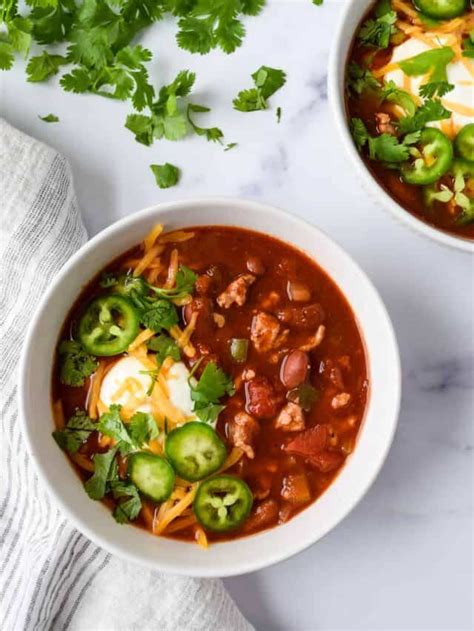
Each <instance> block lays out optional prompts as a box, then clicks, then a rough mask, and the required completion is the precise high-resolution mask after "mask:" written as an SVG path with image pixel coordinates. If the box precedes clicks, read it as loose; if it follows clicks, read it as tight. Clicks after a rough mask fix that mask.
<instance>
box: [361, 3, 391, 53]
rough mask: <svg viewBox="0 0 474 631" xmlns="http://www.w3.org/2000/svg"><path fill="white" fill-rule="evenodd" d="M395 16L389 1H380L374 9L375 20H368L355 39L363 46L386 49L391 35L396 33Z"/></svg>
mask: <svg viewBox="0 0 474 631" xmlns="http://www.w3.org/2000/svg"><path fill="white" fill-rule="evenodd" d="M396 21H397V14H396V12H395V11H393V10H392V6H391V4H390V0H380V2H379V3H378V5H377V7H376V9H375V19H372V18H369V19H368V20H366V21H365V22H364V24H363V25H362V26H361V28H360V30H359V32H358V34H357V38H358V39H359V40H360V42H361V44H363V45H364V46H372V47H374V48H387V47H388V45H389V44H390V38H391V36H392V35H394V34H395V33H397V32H398V29H397V27H396V26H395V22H396Z"/></svg>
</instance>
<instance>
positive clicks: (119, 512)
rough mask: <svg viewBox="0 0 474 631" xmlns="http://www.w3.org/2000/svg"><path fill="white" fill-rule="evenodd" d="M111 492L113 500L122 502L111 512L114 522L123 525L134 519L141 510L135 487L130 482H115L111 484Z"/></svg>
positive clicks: (140, 502)
mask: <svg viewBox="0 0 474 631" xmlns="http://www.w3.org/2000/svg"><path fill="white" fill-rule="evenodd" d="M111 490H112V494H113V496H114V499H116V500H117V499H118V500H122V501H119V502H118V503H117V505H116V506H115V509H114V512H113V516H114V519H115V521H116V522H117V523H119V524H125V523H127V522H129V521H133V520H134V519H136V518H137V517H138V515H139V513H140V511H141V509H142V501H141V499H140V495H139V493H138V489H137V487H136V486H135V485H134V484H132V483H131V482H122V481H120V480H116V481H114V482H112V484H111ZM126 498H127V499H126Z"/></svg>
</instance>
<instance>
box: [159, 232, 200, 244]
mask: <svg viewBox="0 0 474 631" xmlns="http://www.w3.org/2000/svg"><path fill="white" fill-rule="evenodd" d="M193 238H194V232H185V231H184V230H175V231H174V232H167V233H166V234H163V235H162V236H161V237H160V238H159V239H158V241H159V243H183V242H184V241H189V240H190V239H193Z"/></svg>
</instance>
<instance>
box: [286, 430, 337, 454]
mask: <svg viewBox="0 0 474 631" xmlns="http://www.w3.org/2000/svg"><path fill="white" fill-rule="evenodd" d="M327 433H328V432H327V428H326V426H325V425H316V426H315V427H311V428H310V429H307V430H306V431H304V432H301V434H299V435H298V436H297V437H296V438H294V439H293V440H292V441H290V442H289V443H288V444H287V445H286V447H285V451H289V452H291V453H294V454H298V455H300V456H305V457H307V458H309V457H311V456H315V455H317V454H319V453H320V452H321V451H322V450H323V449H324V448H325V446H326V440H327Z"/></svg>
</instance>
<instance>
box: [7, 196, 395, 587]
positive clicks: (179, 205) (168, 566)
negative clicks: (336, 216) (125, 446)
mask: <svg viewBox="0 0 474 631" xmlns="http://www.w3.org/2000/svg"><path fill="white" fill-rule="evenodd" d="M203 204H206V205H207V206H209V205H211V206H214V207H216V208H217V207H221V206H224V205H226V206H229V205H232V206H233V208H234V209H235V210H238V209H241V210H246V211H249V210H251V209H252V208H254V209H257V208H258V209H259V210H260V212H266V213H269V214H271V215H273V216H274V217H277V218H281V219H282V220H284V221H286V222H290V223H291V222H293V223H294V224H299V225H300V227H306V228H307V229H308V230H311V231H313V232H317V233H319V235H320V237H321V238H322V239H323V240H326V242H327V243H329V244H330V245H331V247H332V248H333V249H334V250H335V251H336V252H337V257H338V258H340V259H342V260H343V262H344V264H345V265H349V266H352V268H353V269H354V271H355V272H356V273H357V274H358V276H359V277H360V280H361V283H362V284H363V285H364V286H365V288H366V289H367V290H369V291H370V292H371V294H372V299H373V300H374V305H375V306H376V307H377V309H378V310H379V313H380V316H381V318H382V320H383V324H384V326H385V331H384V333H385V334H386V335H387V339H386V342H387V348H389V350H390V354H391V355H392V357H391V361H392V362H393V366H392V370H393V384H391V386H392V388H391V389H392V392H393V395H392V397H391V398H392V399H393V407H392V409H391V410H390V413H389V414H387V417H386V419H385V422H384V425H383V428H384V436H385V442H384V445H383V449H380V450H379V451H378V453H376V454H375V457H374V460H373V461H372V462H371V463H370V467H369V468H370V474H369V475H368V478H367V480H366V481H365V483H364V485H363V486H362V488H361V489H359V491H358V492H357V493H354V495H353V496H351V497H350V498H348V499H346V500H345V505H344V507H343V509H342V510H341V511H340V513H339V514H338V515H337V516H335V518H334V517H332V518H331V519H328V521H327V524H326V525H325V527H324V528H322V529H321V530H320V533H319V535H316V536H315V537H314V538H311V539H310V540H309V539H307V540H304V541H296V542H294V541H293V543H292V545H288V546H287V547H285V548H284V549H281V550H280V549H277V550H274V551H273V553H270V552H267V554H266V556H265V559H264V560H262V559H257V558H255V559H246V560H245V559H244V560H239V562H238V563H237V564H236V566H235V567H226V568H225V569H223V568H221V567H212V568H209V567H206V568H202V567H190V566H187V567H182V566H179V565H177V564H173V563H168V562H163V563H162V562H161V561H160V562H159V563H157V562H156V561H155V560H153V559H148V558H144V557H143V556H139V555H138V554H136V553H135V552H134V551H130V550H129V549H128V548H126V547H125V546H124V545H118V544H115V543H113V542H111V541H108V540H106V539H105V538H103V537H102V536H101V535H98V534H97V533H96V532H95V530H94V529H93V528H92V527H91V526H89V525H88V523H87V521H86V520H85V519H84V518H83V517H82V516H81V515H79V514H78V513H77V512H75V511H74V510H73V508H72V507H70V505H69V504H68V503H67V502H66V501H64V500H63V498H62V497H61V495H60V493H59V491H58V490H57V489H56V488H55V486H54V484H53V483H52V482H50V480H49V478H48V474H47V472H46V470H45V468H44V467H43V464H42V463H41V462H40V460H39V459H37V457H36V455H35V446H34V443H33V437H32V435H31V431H30V427H29V425H30V423H29V422H28V420H27V416H28V411H27V407H28V406H27V393H26V384H27V381H28V377H27V366H28V356H29V349H30V346H31V345H32V343H33V338H34V334H35V329H36V327H37V325H38V322H39V321H40V320H41V317H42V315H43V311H44V310H45V309H46V308H47V305H48V303H49V300H50V298H51V296H52V295H53V294H54V292H55V291H56V287H57V286H58V285H59V284H60V283H61V282H62V280H63V279H64V278H65V277H67V276H68V275H69V273H70V271H71V270H73V269H74V267H75V266H76V264H77V262H78V261H80V260H81V259H82V258H83V257H85V256H87V255H88V254H89V253H90V252H91V251H93V250H94V249H95V248H96V247H97V245H98V244H100V243H101V242H102V241H103V240H109V239H110V238H111V237H113V236H114V234H115V233H116V232H119V231H121V230H122V229H123V228H125V227H127V226H129V225H132V224H134V223H135V222H137V221H138V222H139V221H141V220H144V219H147V218H148V219H158V217H159V214H160V212H166V211H169V210H175V211H178V212H179V210H180V209H181V210H183V209H185V208H189V207H192V206H196V207H199V206H202V205H203ZM212 225H219V224H217V223H216V224H212ZM221 225H226V224H224V223H223V224H221ZM235 225H236V226H238V225H239V224H238V222H236V224H235ZM244 227H245V226H244ZM248 229H250V230H255V231H256V232H261V233H263V234H265V232H264V231H263V230H259V229H254V228H248ZM271 236H273V235H271ZM275 238H278V237H275ZM280 240H282V241H284V242H287V243H288V244H290V245H292V246H293V247H298V246H296V245H295V244H293V243H292V241H291V240H290V239H283V238H280ZM307 255H308V256H309V253H307ZM312 258H314V257H312ZM315 262H316V263H317V264H318V265H319V266H320V267H321V269H322V270H323V271H325V272H326V270H325V267H324V265H323V264H321V263H320V262H319V261H318V260H317V259H315ZM326 273H327V274H328V275H329V277H330V278H331V279H332V276H331V275H330V274H329V273H328V272H326ZM333 282H335V283H336V284H337V281H336V280H334V279H333ZM341 291H342V290H341ZM342 293H343V294H344V292H342ZM354 315H355V316H356V318H357V314H356V313H355V314H354ZM360 330H361V335H362V339H363V342H364V343H365V339H364V332H363V330H362V328H360ZM368 359H369V358H368ZM368 369H369V370H370V363H369V364H368ZM401 389H402V379H401V361H400V353H399V347H398V343H397V339H396V335H395V330H394V327H393V324H392V322H391V319H390V317H389V314H388V312H387V309H386V307H385V305H384V303H383V300H382V298H381V297H380V295H379V293H378V291H377V289H376V288H375V286H374V285H373V283H372V282H371V281H370V279H369V278H368V276H367V274H366V273H365V272H364V271H363V270H362V269H361V268H360V266H359V265H358V264H357V263H356V262H355V261H354V260H353V259H352V257H351V256H350V255H349V254H348V253H346V251H345V250H344V249H343V248H342V247H341V246H340V245H339V243H337V242H336V241H334V240H333V239H332V238H330V237H328V236H327V234H326V233H325V232H324V231H323V230H321V229H319V228H318V227H316V226H314V225H313V224H311V223H310V222H309V221H307V220H305V219H303V218H301V217H299V216H297V215H293V214H291V213H289V212H287V211H284V210H282V209H280V208H277V207H275V206H272V205H269V204H263V203H261V202H258V201H254V200H250V199H243V198H235V197H228V196H203V197H190V198H183V199H180V200H176V201H169V202H161V203H158V204H156V205H153V206H149V207H147V208H144V209H142V210H140V211H138V212H135V213H133V214H131V215H128V216H126V217H123V218H121V219H119V220H118V221H116V222H114V223H113V224H111V225H110V226H108V227H107V228H105V229H104V230H102V231H101V232H99V233H98V234H96V235H95V236H94V237H92V238H91V239H90V240H89V241H87V242H86V243H85V244H84V245H83V246H82V247H81V248H79V250H78V251H77V252H76V253H75V254H74V255H73V256H72V257H71V258H70V259H69V260H68V261H67V262H66V263H65V264H64V266H63V267H62V268H61V270H60V271H59V272H58V273H57V274H56V276H55V277H54V278H53V280H52V282H51V284H50V286H49V287H48V290H47V291H46V292H45V294H44V296H43V297H42V299H41V301H40V303H39V305H38V307H37V308H36V311H35V313H34V317H33V318H32V320H31V322H30V324H29V327H28V331H27V334H26V336H25V340H24V344H23V348H22V353H21V358H20V362H19V389H18V402H19V417H20V425H21V430H22V433H23V436H24V438H25V443H26V447H27V451H28V453H29V456H30V458H31V460H32V461H33V462H34V466H35V469H36V472H37V473H38V475H39V478H40V480H41V481H42V483H43V485H44V487H45V488H46V489H47V491H48V492H49V493H50V495H51V496H52V497H53V499H54V500H55V502H56V504H57V506H58V508H59V509H60V510H61V512H62V513H63V514H64V515H65V516H66V517H67V518H68V520H69V521H70V522H71V523H72V524H73V526H74V527H75V528H77V530H79V531H80V532H81V533H82V534H84V535H85V536H86V537H88V538H89V539H90V540H91V541H93V542H94V543H95V544H96V545H98V546H99V547H101V548H102V549H105V550H106V551H108V552H110V553H112V554H115V555H116V556H118V557H119V558H122V559H124V560H126V561H129V562H132V563H134V564H136V565H137V564H138V565H141V566H145V567H148V568H149V569H152V570H155V571H163V572H165V573H170V574H178V575H184V576H193V577H201V578H214V577H228V576H236V575H242V574H246V573H249V572H253V571H257V570H260V569H263V568H266V567H269V566H271V565H274V564H275V563H278V562H280V561H283V560H285V559H288V558H290V557H293V556H295V555H296V554H299V553H300V552H302V551H303V550H304V549H306V548H308V547H310V546H311V545H313V544H314V543H316V542H317V541H319V540H320V539H322V538H323V537H324V536H325V535H326V534H327V533H328V532H330V531H331V530H333V529H334V528H335V527H336V526H337V525H338V524H339V523H340V522H341V521H343V520H344V519H345V517H346V516H347V515H348V514H349V513H350V512H351V511H352V510H353V509H354V508H355V506H356V505H357V504H358V503H359V502H360V501H361V500H362V498H363V497H364V496H365V494H366V493H367V491H368V490H369V489H370V487H371V486H372V484H373V483H374V481H375V479H376V478H377V476H378V474H379V472H380V470H381V468H382V466H383V464H384V462H385V460H386V458H387V455H388V452H389V450H390V447H391V445H392V442H393V438H394V436H395V431H396V428H397V423H398V418H399V412H400V404H401ZM51 445H53V442H51ZM323 496H324V494H323ZM272 530H274V529H273V528H272V529H269V530H266V531H262V532H260V533H256V534H255V535H249V536H248V537H244V538H243V539H249V538H251V537H253V536H262V535H264V534H265V533H267V532H271V531H272ZM241 540H242V539H238V540H235V541H241ZM232 543H234V540H230V541H228V542H224V543H223V544H218V545H224V544H232ZM186 545H190V544H186Z"/></svg>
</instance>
